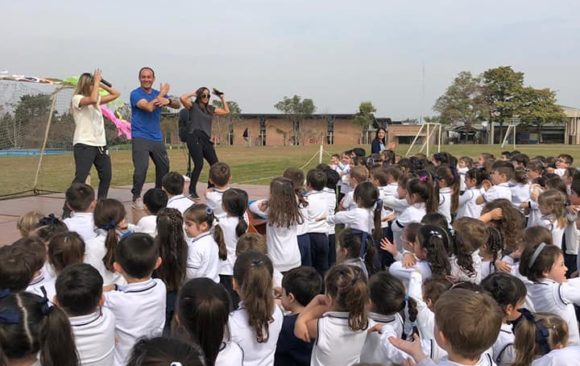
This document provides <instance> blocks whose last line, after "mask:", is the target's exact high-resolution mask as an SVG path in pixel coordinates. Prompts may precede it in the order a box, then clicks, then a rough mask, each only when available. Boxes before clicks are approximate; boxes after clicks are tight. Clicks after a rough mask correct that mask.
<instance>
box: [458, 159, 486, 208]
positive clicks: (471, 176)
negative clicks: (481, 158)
mask: <svg viewBox="0 0 580 366" xmlns="http://www.w3.org/2000/svg"><path fill="white" fill-rule="evenodd" d="M485 179H489V176H488V174H487V173H486V172H485V170H483V169H479V168H473V169H470V170H469V171H468V172H467V173H466V174H465V188H466V189H465V191H464V192H463V193H462V194H461V195H460V196H459V199H458V206H457V217H456V218H457V219H460V218H462V217H471V218H474V219H479V216H481V210H482V208H483V205H478V204H477V203H476V201H477V198H478V197H479V195H480V193H481V184H482V183H483V181H484V180H485Z"/></svg>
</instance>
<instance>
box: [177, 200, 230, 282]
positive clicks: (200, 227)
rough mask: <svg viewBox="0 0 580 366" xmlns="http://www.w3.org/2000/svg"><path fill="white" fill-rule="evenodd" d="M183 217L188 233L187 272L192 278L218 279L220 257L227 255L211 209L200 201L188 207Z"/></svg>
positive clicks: (188, 276)
mask: <svg viewBox="0 0 580 366" xmlns="http://www.w3.org/2000/svg"><path fill="white" fill-rule="evenodd" d="M183 217H184V220H183V221H184V223H185V232H186V233H187V236H188V238H189V239H188V243H187V246H188V247H189V249H188V254H187V274H186V276H185V277H186V278H187V279H188V280H190V279H192V278H199V277H207V278H209V279H211V280H213V281H214V282H215V283H219V282H220V278H219V270H220V259H221V260H222V261H223V260H226V259H227V253H228V252H227V249H226V244H225V242H224V236H223V232H222V229H221V227H220V226H218V225H217V222H216V218H215V216H214V214H213V210H212V209H211V208H209V207H207V205H205V204H203V203H198V204H195V205H192V206H191V207H189V208H188V209H187V210H186V211H185V214H184V215H183Z"/></svg>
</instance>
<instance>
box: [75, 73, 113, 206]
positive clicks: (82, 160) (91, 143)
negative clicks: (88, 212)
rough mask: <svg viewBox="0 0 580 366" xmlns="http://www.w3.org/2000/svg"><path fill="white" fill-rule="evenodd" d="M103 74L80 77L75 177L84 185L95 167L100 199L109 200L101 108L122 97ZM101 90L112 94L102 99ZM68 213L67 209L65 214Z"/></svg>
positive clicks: (109, 161)
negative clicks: (104, 80) (107, 83)
mask: <svg viewBox="0 0 580 366" xmlns="http://www.w3.org/2000/svg"><path fill="white" fill-rule="evenodd" d="M101 81H102V76H101V70H99V69H96V70H95V73H94V74H93V75H91V74H89V73H88V72H86V73H84V74H81V76H80V77H79V81H78V83H77V86H76V89H75V91H74V95H73V97H72V102H71V106H72V115H73V118H74V121H75V131H74V134H73V155H74V159H75V177H74V180H73V183H84V182H85V180H86V179H87V176H88V175H89V173H90V171H91V167H92V166H93V165H94V166H95V168H96V169H97V174H98V175H99V190H98V193H97V196H98V198H107V194H108V193H109V186H110V185H111V176H112V168H111V157H110V156H109V151H108V150H107V139H106V136H105V122H104V120H103V113H102V112H101V108H100V107H99V106H100V105H101V104H106V103H109V102H111V101H113V100H115V99H117V98H119V96H120V95H121V94H120V93H119V92H118V91H117V90H116V89H114V88H113V87H110V86H108V85H106V84H104V83H101ZM99 88H102V89H104V90H106V91H107V92H108V93H109V94H108V95H104V96H101V95H100V94H99ZM67 211H68V210H67V209H66V208H65V213H66V212H67Z"/></svg>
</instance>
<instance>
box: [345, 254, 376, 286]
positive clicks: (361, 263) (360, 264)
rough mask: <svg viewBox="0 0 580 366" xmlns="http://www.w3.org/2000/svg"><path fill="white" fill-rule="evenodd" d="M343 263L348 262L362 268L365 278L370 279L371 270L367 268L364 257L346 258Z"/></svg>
mask: <svg viewBox="0 0 580 366" xmlns="http://www.w3.org/2000/svg"><path fill="white" fill-rule="evenodd" d="M341 264H346V265H348V266H353V267H358V268H360V270H361V271H362V273H363V275H364V276H365V278H366V279H367V280H368V279H369V271H368V269H367V265H366V263H365V261H364V260H363V259H362V258H360V257H358V258H349V259H345V260H344V261H343V262H342V263H341Z"/></svg>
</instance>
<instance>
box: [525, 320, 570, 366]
mask: <svg viewBox="0 0 580 366" xmlns="http://www.w3.org/2000/svg"><path fill="white" fill-rule="evenodd" d="M528 316H531V319H529V318H527V317H525V316H523V315H522V319H521V320H520V321H519V323H518V324H517V326H516V328H515V331H514V335H515V341H514V349H515V351H516V358H515V360H514V363H513V365H514V366H524V365H525V366H527V365H530V364H531V363H532V361H533V360H534V358H535V357H536V356H543V355H545V354H546V353H547V352H546V351H548V350H547V349H545V348H544V347H545V344H544V347H542V346H541V345H540V344H539V343H538V335H539V336H540V337H542V339H543V340H544V341H545V342H546V343H547V346H548V347H549V348H550V350H552V349H554V348H556V346H558V345H561V346H562V347H566V345H567V344H568V324H567V323H566V322H565V321H564V319H562V318H561V317H559V316H558V315H554V314H550V313H536V314H534V315H531V314H530V315H528ZM538 325H539V326H538ZM542 328H543V330H544V331H547V333H548V334H543V335H542V333H541V332H542ZM548 352H549V351H548Z"/></svg>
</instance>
